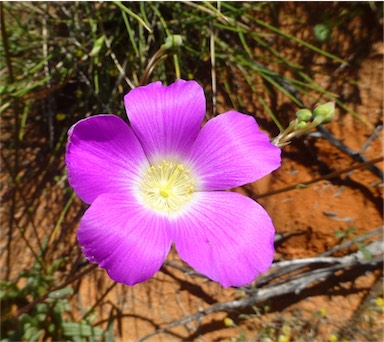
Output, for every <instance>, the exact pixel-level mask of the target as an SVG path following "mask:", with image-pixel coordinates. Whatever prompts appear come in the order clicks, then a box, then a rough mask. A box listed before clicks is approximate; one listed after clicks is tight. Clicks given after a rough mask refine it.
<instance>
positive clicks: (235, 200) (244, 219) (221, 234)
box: [172, 192, 274, 286]
mask: <svg viewBox="0 0 384 342" xmlns="http://www.w3.org/2000/svg"><path fill="white" fill-rule="evenodd" d="M198 196H200V197H199V199H198V205H196V204H197V203H196V204H194V205H193V206H192V207H191V208H190V210H189V212H188V213H187V214H186V215H184V216H179V217H178V218H177V220H175V222H174V224H175V226H174V227H172V228H173V232H174V236H173V237H174V242H175V245H176V249H177V251H178V252H179V254H180V257H181V259H183V260H184V261H185V262H187V263H188V264H190V265H191V266H192V267H193V268H195V269H196V270H197V271H198V272H200V273H202V274H205V275H207V276H208V277H209V278H211V279H212V280H214V281H216V282H218V283H220V284H221V285H223V286H244V285H247V284H250V283H251V282H252V281H253V280H254V279H255V277H256V276H257V275H258V274H260V273H262V272H265V271H266V270H267V269H268V268H269V267H270V265H271V263H272V260H273V253H274V247H273V241H274V227H273V224H272V221H271V218H270V217H269V216H268V214H267V213H266V211H265V210H264V209H263V208H262V207H261V206H260V205H259V204H258V203H256V202H254V201H252V200H251V199H249V198H248V197H245V196H243V195H240V194H237V193H233V192H202V193H199V194H198Z"/></svg>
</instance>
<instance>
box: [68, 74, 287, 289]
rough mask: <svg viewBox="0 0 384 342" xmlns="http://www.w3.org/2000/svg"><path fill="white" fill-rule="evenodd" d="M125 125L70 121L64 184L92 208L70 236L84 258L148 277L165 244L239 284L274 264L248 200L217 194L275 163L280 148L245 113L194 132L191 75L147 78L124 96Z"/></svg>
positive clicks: (268, 226)
mask: <svg viewBox="0 0 384 342" xmlns="http://www.w3.org/2000/svg"><path fill="white" fill-rule="evenodd" d="M124 102H125V107H126V110H127V114H128V117H129V120H130V123H131V125H130V126H129V125H127V124H126V123H125V122H124V121H123V120H122V119H121V118H119V117H117V116H114V115H97V116H92V117H90V118H87V119H84V120H81V121H79V122H78V123H76V124H75V125H73V126H72V127H71V128H70V130H69V132H68V135H69V141H68V145H67V153H66V163H67V168H68V178H69V183H70V184H71V186H72V187H73V188H74V189H75V191H76V193H77V195H78V196H79V197H80V198H81V199H82V200H83V201H84V202H86V203H88V204H90V205H91V206H90V207H89V209H88V210H87V211H86V212H85V214H84V216H83V218H82V220H81V222H80V228H79V230H78V233H77V237H78V241H79V243H80V245H81V246H82V248H83V252H84V254H85V256H86V257H87V259H88V260H89V261H91V262H94V263H97V264H98V265H99V266H100V267H102V268H104V269H106V270H107V272H108V274H109V276H110V277H111V278H112V279H113V280H115V281H117V282H121V283H124V284H127V285H134V284H136V283H139V282H142V281H145V280H147V279H149V278H150V277H152V276H153V275H154V274H155V273H156V272H157V271H158V270H159V269H160V267H161V265H162V264H163V262H164V260H165V258H166V256H167V254H168V252H169V250H170V248H171V245H172V243H174V244H175V246H176V249H177V251H178V253H179V255H180V257H181V259H182V260H184V261H185V262H187V263H188V264H189V265H191V266H192V267H194V268H195V269H196V270H197V271H198V272H200V273H203V274H205V275H206V276H208V277H209V278H210V279H212V280H214V281H216V282H218V283H220V284H221V285H223V286H243V285H246V284H249V283H251V282H252V281H253V280H254V279H255V277H256V276H257V275H258V274H260V273H262V272H265V271H266V270H267V269H268V268H269V267H270V265H271V263H272V260H273V253H274V248H273V239H274V227H273V224H272V221H271V219H270V217H269V216H268V214H267V213H266V212H265V210H264V209H263V208H262V207H261V206H260V205H259V204H257V203H256V202H254V201H253V200H251V199H250V198H248V197H246V196H243V195H240V194H238V193H234V192H228V191H223V190H226V189H229V188H233V187H237V186H240V185H243V184H246V183H249V182H253V181H255V180H257V179H259V178H261V177H263V176H265V175H267V174H269V173H270V172H272V171H273V170H275V169H276V168H278V167H279V166H280V149H279V148H277V147H276V146H274V145H272V144H271V143H270V142H269V139H268V136H267V135H266V134H265V133H262V132H260V131H259V128H258V126H257V123H256V121H255V120H254V119H253V118H252V117H250V116H247V115H244V114H240V113H238V112H235V111H229V112H226V113H224V114H221V115H219V116H217V117H216V118H214V119H212V120H210V121H208V123H206V124H205V125H204V127H203V128H201V124H202V121H203V118H204V115H205V110H206V104H205V96H204V92H203V89H202V88H201V87H200V86H199V85H198V84H197V83H196V82H195V81H183V80H179V81H177V82H175V83H173V84H171V85H170V86H163V85H162V84H161V83H160V82H155V83H151V84H149V85H147V86H144V87H139V88H136V89H133V90H132V91H130V92H129V93H128V94H127V95H126V96H125V97H124Z"/></svg>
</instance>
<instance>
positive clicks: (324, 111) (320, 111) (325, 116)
mask: <svg viewBox="0 0 384 342" xmlns="http://www.w3.org/2000/svg"><path fill="white" fill-rule="evenodd" d="M334 115H335V102H327V103H324V104H322V105H320V106H318V107H316V108H315V109H314V110H313V116H314V118H315V121H318V122H319V123H326V122H330V121H331V120H332V118H333V116H334Z"/></svg>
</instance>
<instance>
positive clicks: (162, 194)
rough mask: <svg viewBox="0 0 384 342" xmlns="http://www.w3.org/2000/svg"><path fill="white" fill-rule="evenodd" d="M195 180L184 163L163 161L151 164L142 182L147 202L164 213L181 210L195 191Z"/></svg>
mask: <svg viewBox="0 0 384 342" xmlns="http://www.w3.org/2000/svg"><path fill="white" fill-rule="evenodd" d="M194 184H195V180H194V179H193V178H191V176H190V171H189V170H187V169H185V168H184V165H183V164H177V163H174V162H167V161H165V160H164V161H163V162H162V163H160V164H158V165H157V166H151V167H150V168H149V169H148V171H147V172H146V173H145V174H144V177H143V180H142V182H141V184H140V186H141V190H142V193H143V197H144V200H145V201H146V202H147V204H148V205H149V206H150V207H151V208H153V209H155V210H157V211H159V212H163V213H171V212H175V211H177V210H179V209H180V208H181V207H182V206H183V204H185V203H186V202H188V201H189V200H190V198H191V195H192V194H193V193H194V192H195V188H194V186H193V185H194Z"/></svg>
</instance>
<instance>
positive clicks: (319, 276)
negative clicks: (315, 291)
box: [137, 241, 384, 342]
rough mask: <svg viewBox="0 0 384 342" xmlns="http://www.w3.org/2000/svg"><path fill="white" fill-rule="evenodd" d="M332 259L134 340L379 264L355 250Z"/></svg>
mask: <svg viewBox="0 0 384 342" xmlns="http://www.w3.org/2000/svg"><path fill="white" fill-rule="evenodd" d="M367 249H368V250H369V252H370V253H372V255H375V256H376V255H380V254H382V253H383V251H384V242H383V241H375V242H373V243H371V244H370V245H369V246H367ZM311 259H312V258H311ZM332 259H334V261H335V262H336V265H330V266H327V267H324V268H320V269H317V270H310V271H308V272H304V273H303V274H300V275H298V276H295V277H294V278H290V279H288V280H285V281H284V282H283V283H281V284H277V285H273V286H270V287H267V288H263V289H255V292H254V293H252V295H251V296H247V297H245V298H242V299H237V300H233V301H229V302H224V303H216V304H213V305H211V306H210V307H209V308H207V309H205V310H200V311H198V312H196V313H194V314H192V315H189V316H186V317H184V318H182V319H179V320H177V321H174V322H173V323H172V324H170V325H168V326H166V327H164V328H160V329H157V330H155V331H154V332H152V333H150V334H148V335H145V336H143V337H141V338H140V339H138V340H137V342H141V341H144V340H147V339H148V338H150V337H153V336H155V335H158V334H161V333H164V332H167V331H169V330H171V329H173V328H176V327H178V326H181V325H185V324H187V323H190V322H192V321H194V320H200V319H202V318H203V317H204V316H207V315H210V314H212V313H215V312H219V311H224V312H227V311H233V310H240V309H244V308H247V307H251V306H254V305H256V304H259V303H261V302H265V301H266V300H268V299H271V298H274V297H279V296H282V295H285V294H289V293H294V294H298V293H299V292H301V291H302V290H303V289H305V288H307V287H309V286H311V285H313V284H315V283H319V282H324V281H325V280H327V278H329V277H330V276H332V275H333V274H334V273H335V272H336V271H338V270H343V269H347V268H351V267H355V266H360V265H367V264H368V265H376V264H379V263H381V262H382V255H380V256H379V257H376V258H373V259H371V260H369V261H368V260H367V259H366V258H365V256H364V254H363V253H362V252H360V251H358V252H356V253H353V254H351V255H347V256H345V257H340V258H332Z"/></svg>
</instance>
